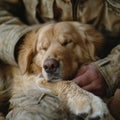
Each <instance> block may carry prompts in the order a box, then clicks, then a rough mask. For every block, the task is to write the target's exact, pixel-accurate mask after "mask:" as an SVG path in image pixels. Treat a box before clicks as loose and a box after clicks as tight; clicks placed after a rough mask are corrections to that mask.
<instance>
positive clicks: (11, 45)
mask: <svg viewBox="0 0 120 120" xmlns="http://www.w3.org/2000/svg"><path fill="white" fill-rule="evenodd" d="M53 20H55V21H67V20H69V21H73V20H74V21H80V22H82V23H87V24H91V25H93V26H95V27H96V28H97V29H98V30H99V31H101V32H102V33H103V34H104V35H105V37H106V40H107V42H106V45H107V46H106V48H105V50H104V51H103V53H106V51H107V50H108V51H109V52H110V50H111V48H113V50H112V51H111V52H110V53H109V55H107V54H108V52H107V53H106V56H104V58H102V59H100V60H98V61H97V62H95V63H94V64H96V66H97V67H98V69H99V70H100V72H101V74H102V75H103V76H104V78H105V80H106V83H107V85H108V94H109V95H112V94H113V93H114V91H115V90H116V89H117V88H119V87H120V64H119V61H120V44H119V43H120V1H119V0H0V59H1V60H3V61H4V62H6V63H9V64H13V65H15V64H16V61H15V57H14V51H15V50H14V49H15V45H16V43H17V42H18V40H20V38H21V37H22V36H23V35H24V34H26V33H27V32H28V31H30V30H32V29H35V28H37V27H38V26H39V25H40V24H42V23H44V22H47V21H53Z"/></svg>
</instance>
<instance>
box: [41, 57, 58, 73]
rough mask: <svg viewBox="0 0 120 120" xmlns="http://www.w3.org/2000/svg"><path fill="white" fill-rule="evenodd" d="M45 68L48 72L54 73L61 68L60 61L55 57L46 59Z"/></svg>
mask: <svg viewBox="0 0 120 120" xmlns="http://www.w3.org/2000/svg"><path fill="white" fill-rule="evenodd" d="M43 68H44V70H45V71H46V72H47V73H50V74H53V73H55V72H56V70H57V69H58V68H59V61H57V60H56V59H53V58H49V59H46V60H45V61H44V64H43Z"/></svg>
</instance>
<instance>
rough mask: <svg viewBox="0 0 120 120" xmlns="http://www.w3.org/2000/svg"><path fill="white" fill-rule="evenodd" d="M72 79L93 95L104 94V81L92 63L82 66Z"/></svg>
mask: <svg viewBox="0 0 120 120" xmlns="http://www.w3.org/2000/svg"><path fill="white" fill-rule="evenodd" d="M73 81H74V82H75V83H77V84H78V85H79V86H80V87H81V88H83V89H85V90H87V91H90V92H92V93H94V94H95V95H98V96H101V97H102V96H104V95H105V91H106V82H105V80H104V78H103V76H102V75H101V73H100V72H99V70H98V69H97V67H96V66H95V65H94V64H89V65H84V66H82V67H81V68H80V69H79V70H78V73H77V75H76V77H75V78H74V79H73Z"/></svg>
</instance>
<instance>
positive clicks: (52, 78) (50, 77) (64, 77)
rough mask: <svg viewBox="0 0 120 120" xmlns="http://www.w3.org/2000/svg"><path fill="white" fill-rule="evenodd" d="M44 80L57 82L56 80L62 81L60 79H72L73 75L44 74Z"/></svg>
mask: <svg viewBox="0 0 120 120" xmlns="http://www.w3.org/2000/svg"><path fill="white" fill-rule="evenodd" d="M44 78H45V80H46V81H48V82H57V81H62V80H65V81H66V80H72V79H73V78H74V77H73V76H59V75H58V76H54V75H45V76H44Z"/></svg>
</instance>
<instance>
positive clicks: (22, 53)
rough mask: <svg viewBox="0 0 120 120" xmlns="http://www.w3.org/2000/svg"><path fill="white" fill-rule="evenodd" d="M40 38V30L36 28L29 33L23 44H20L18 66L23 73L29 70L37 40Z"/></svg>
mask: <svg viewBox="0 0 120 120" xmlns="http://www.w3.org/2000/svg"><path fill="white" fill-rule="evenodd" d="M37 39H38V31H37V30H34V31H31V32H29V33H27V35H26V36H25V38H24V41H23V43H22V45H21V46H20V49H19V53H18V59H17V60H18V66H19V68H20V71H21V73H22V74H24V73H25V72H27V71H28V69H29V67H30V64H31V61H32V58H33V57H34V55H35V52H36V42H37Z"/></svg>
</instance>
